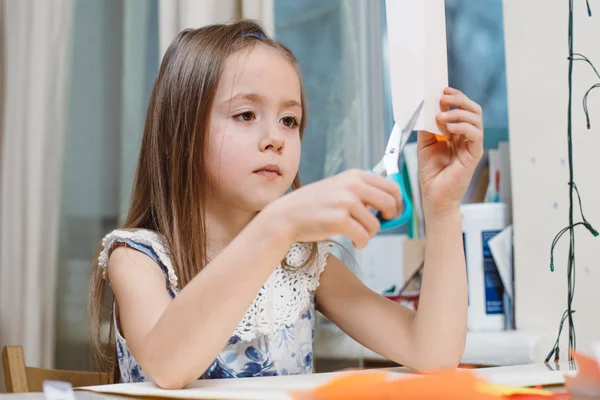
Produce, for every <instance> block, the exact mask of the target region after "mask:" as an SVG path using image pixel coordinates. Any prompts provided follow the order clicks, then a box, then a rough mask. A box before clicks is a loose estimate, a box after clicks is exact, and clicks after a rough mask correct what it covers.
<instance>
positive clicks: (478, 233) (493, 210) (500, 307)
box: [461, 203, 508, 332]
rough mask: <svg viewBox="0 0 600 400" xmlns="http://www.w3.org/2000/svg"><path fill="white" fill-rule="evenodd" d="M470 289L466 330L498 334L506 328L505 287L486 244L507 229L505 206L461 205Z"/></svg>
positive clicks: (501, 204)
mask: <svg viewBox="0 0 600 400" xmlns="http://www.w3.org/2000/svg"><path fill="white" fill-rule="evenodd" d="M461 213H462V218H463V222H462V224H463V240H464V247H465V255H466V261H467V280H468V286H469V312H468V329H469V331H473V332H485V331H501V330H503V329H504V327H505V317H504V285H503V284H502V279H501V278H500V274H499V273H498V268H497V267H496V263H495V261H494V259H493V257H492V253H491V251H490V248H489V246H488V241H489V240H490V239H491V238H493V237H494V236H496V235H497V234H498V233H500V232H501V231H502V230H503V229H505V228H506V227H507V226H508V215H507V207H506V204H504V203H476V204H465V205H462V206H461Z"/></svg>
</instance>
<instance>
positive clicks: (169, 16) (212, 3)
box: [159, 0, 274, 54]
mask: <svg viewBox="0 0 600 400" xmlns="http://www.w3.org/2000/svg"><path fill="white" fill-rule="evenodd" d="M159 1H160V54H164V53H165V51H166V50H167V48H168V47H169V44H170V43H171V41H172V40H173V38H174V37H175V36H176V35H177V34H178V33H179V32H180V31H182V30H183V29H185V28H199V27H201V26H205V25H210V24H215V23H225V22H229V21H233V20H237V19H240V18H250V19H254V20H257V21H258V22H260V23H261V25H262V26H263V28H264V29H265V31H266V32H267V34H268V35H272V34H273V31H274V22H273V21H274V18H273V6H274V4H273V2H274V0H159Z"/></svg>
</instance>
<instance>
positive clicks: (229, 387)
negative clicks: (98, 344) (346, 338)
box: [79, 370, 414, 400]
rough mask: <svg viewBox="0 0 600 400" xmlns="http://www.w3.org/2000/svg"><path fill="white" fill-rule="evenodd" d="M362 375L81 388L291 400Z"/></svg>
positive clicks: (131, 393)
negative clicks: (337, 380)
mask: <svg viewBox="0 0 600 400" xmlns="http://www.w3.org/2000/svg"><path fill="white" fill-rule="evenodd" d="M368 372H372V371H368V370H363V371H362V372H358V371H352V372H337V373H325V374H308V375H294V376H274V377H259V378H238V379H208V380H199V381H196V382H194V383H192V384H191V385H190V386H189V387H187V388H186V389H181V390H165V389H160V388H158V387H157V386H156V385H155V384H154V383H151V382H145V383H125V384H117V385H103V386H89V387H84V388H79V390H87V391H93V392H98V393H105V394H115V395H125V396H142V397H163V398H175V399H218V400H221V399H223V400H291V399H292V397H291V395H290V392H292V391H309V390H312V389H315V388H317V387H318V386H321V385H324V384H326V383H327V382H329V381H330V380H331V379H333V378H335V377H337V376H343V375H347V374H356V373H368ZM388 373H389V376H390V379H402V378H404V377H407V376H414V374H411V373H407V372H402V371H394V372H392V371H389V372H388Z"/></svg>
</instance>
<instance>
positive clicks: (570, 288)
mask: <svg viewBox="0 0 600 400" xmlns="http://www.w3.org/2000/svg"><path fill="white" fill-rule="evenodd" d="M586 5H587V10H588V15H589V16H590V17H591V16H592V9H591V7H590V3H589V0H586ZM573 42H574V5H573V0H569V76H568V82H569V108H568V124H567V125H568V126H567V139H568V153H569V226H567V227H566V228H563V229H561V230H560V231H559V232H558V234H557V235H556V236H555V237H554V240H553V241H552V246H551V247H550V271H554V248H555V247H556V245H557V243H558V242H559V240H560V239H561V238H562V237H563V236H564V235H565V234H566V233H567V232H569V239H570V244H569V256H568V260H567V310H566V311H565V312H564V313H563V315H562V317H561V320H560V325H559V328H558V335H557V338H556V342H555V343H554V346H553V347H552V349H551V351H550V353H549V354H548V356H547V357H546V360H545V362H546V363H547V362H548V361H550V360H551V359H552V356H554V362H556V363H558V362H559V360H560V345H559V342H560V337H561V334H562V330H563V326H564V324H565V321H566V322H568V326H569V352H568V357H569V362H570V363H571V362H573V352H574V351H575V350H576V349H577V338H576V334H575V333H576V332H575V324H574V322H573V313H575V310H573V299H574V297H575V272H576V270H575V228H576V227H578V226H584V227H585V228H586V229H587V230H588V231H589V232H590V233H591V234H592V235H593V236H595V237H597V236H598V231H597V230H596V229H594V227H593V226H592V225H591V224H590V223H589V222H588V220H587V219H586V218H585V215H584V214H583V205H582V202H581V195H580V193H579V189H578V188H577V185H576V184H575V180H574V168H573V140H572V136H573V118H572V117H573V113H572V109H573V108H572V105H573V64H574V62H575V61H583V62H586V63H587V64H588V65H590V66H591V67H592V69H593V70H594V72H595V73H596V75H597V76H598V78H599V79H600V74H599V73H598V70H597V69H596V67H595V66H594V64H593V63H592V62H591V61H590V60H589V59H588V58H587V57H586V56H584V55H583V54H581V53H575V52H574V51H573ZM598 87H600V83H598V84H595V85H593V86H592V87H591V88H590V89H589V90H588V91H587V92H586V94H585V96H584V98H583V110H584V112H585V117H586V121H587V128H588V129H590V128H591V123H590V116H589V112H588V105H587V100H588V96H589V94H590V92H591V91H592V90H594V89H596V88H598ZM574 195H577V200H578V203H579V212H580V214H581V219H582V220H583V222H577V223H575V222H574V218H573V214H574Z"/></svg>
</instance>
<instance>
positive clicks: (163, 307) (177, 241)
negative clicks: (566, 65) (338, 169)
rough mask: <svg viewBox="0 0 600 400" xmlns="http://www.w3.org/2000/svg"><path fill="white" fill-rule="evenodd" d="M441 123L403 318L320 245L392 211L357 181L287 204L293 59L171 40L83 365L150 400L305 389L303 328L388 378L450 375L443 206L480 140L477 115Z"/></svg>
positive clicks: (259, 41)
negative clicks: (97, 366) (412, 301)
mask: <svg viewBox="0 0 600 400" xmlns="http://www.w3.org/2000/svg"><path fill="white" fill-rule="evenodd" d="M441 105H442V107H443V109H445V110H447V111H446V112H444V113H442V114H441V115H439V117H438V122H439V124H440V127H441V129H442V131H443V132H444V133H446V134H450V135H452V140H451V141H448V142H438V141H437V140H436V139H435V136H434V135H432V134H429V133H426V132H420V133H419V159H420V165H419V174H420V182H421V188H422V192H423V207H424V212H425V218H426V222H427V241H428V244H429V245H428V246H427V252H426V264H425V272H424V278H423V290H422V293H421V298H420V302H419V310H418V312H416V313H415V312H413V311H411V310H409V309H407V308H404V307H402V306H400V305H399V304H396V303H394V302H392V301H389V300H387V299H386V298H384V297H382V296H380V295H378V294H376V293H374V292H372V291H370V290H369V289H367V288H366V287H365V286H364V285H363V284H362V283H361V282H360V280H358V279H357V278H356V277H355V276H354V275H353V273H352V272H351V271H350V270H349V269H347V268H346V267H345V266H344V265H343V263H342V262H341V261H340V260H339V259H337V258H336V257H334V256H332V255H330V254H329V252H330V244H329V242H328V241H327V238H329V237H332V236H334V235H345V236H347V237H349V238H350V239H352V242H353V244H354V246H355V247H356V248H363V247H365V245H366V244H367V242H368V241H369V240H370V239H371V238H372V237H373V236H374V235H375V234H376V233H377V232H378V230H379V224H378V222H377V219H376V218H375V217H374V216H373V214H372V213H371V211H370V210H371V209H377V210H380V211H381V212H382V213H383V215H384V217H385V218H394V217H396V216H397V215H398V214H399V213H400V212H401V210H402V204H401V196H400V193H399V188H398V186H397V185H396V184H394V183H393V182H392V181H391V180H388V179H386V178H383V177H379V176H375V175H373V174H370V173H367V172H362V171H347V172H344V173H341V174H339V175H337V176H334V177H331V178H328V179H325V180H322V181H320V182H317V183H314V184H311V185H308V186H306V187H303V188H299V186H300V185H299V180H298V175H297V173H298V164H299V161H300V141H301V138H302V133H303V131H304V128H305V126H306V121H307V116H306V111H307V109H306V100H305V97H304V92H303V89H302V83H301V78H300V73H299V69H298V64H297V62H296V60H295V58H294V56H293V55H292V53H291V52H290V51H289V50H288V49H287V48H286V47H284V46H283V45H281V44H279V43H278V42H276V41H274V40H272V39H270V38H268V37H266V35H265V33H264V32H263V31H262V29H261V28H260V27H259V26H258V25H256V24H255V23H252V22H248V21H242V22H238V23H233V24H228V25H215V26H209V27H204V28H200V29H196V30H186V31H184V32H182V33H181V34H179V35H178V36H177V37H176V38H175V40H174V41H173V43H172V44H171V46H170V48H169V49H168V51H167V52H166V54H165V56H164V59H163V61H162V65H161V67H160V71H159V74H158V77H157V79H156V82H155V85H154V88H153V91H152V94H151V97H150V102H149V106H148V116H147V120H146V126H145V130H144V137H143V141H142V147H141V153H140V158H139V164H138V169H137V174H136V178H135V183H134V186H133V193H132V200H131V208H130V210H129V214H128V217H127V220H126V222H125V224H124V226H123V228H122V229H120V230H116V231H114V232H111V233H109V234H108V235H107V236H106V237H105V238H104V240H103V241H102V246H101V248H100V253H99V256H98V259H97V263H96V264H97V265H96V266H95V269H94V275H93V277H92V281H91V291H90V293H91V294H90V300H91V304H90V306H91V316H92V325H93V326H92V331H93V337H94V346H95V347H94V348H95V350H96V352H97V353H98V355H99V356H100V360H101V361H105V362H107V363H108V365H109V366H110V365H111V363H112V365H113V366H116V365H118V369H117V368H115V371H116V372H117V377H116V379H117V381H118V380H120V381H122V382H137V381H144V380H152V381H154V382H155V383H156V384H157V385H158V386H160V387H163V388H181V387H184V386H186V385H187V384H189V383H190V382H192V381H194V380H196V379H198V378H199V377H202V378H228V377H247V376H266V375H283V374H301V373H310V372H311V371H312V346H313V335H314V322H315V310H319V311H320V312H322V313H323V314H324V315H325V316H326V317H327V318H329V319H330V320H331V321H333V322H334V323H336V324H337V325H338V326H340V328H341V329H343V330H344V331H345V332H347V333H348V334H349V335H350V336H352V337H353V338H354V339H356V340H357V341H358V342H360V343H362V344H363V345H365V346H366V347H368V348H370V349H372V350H373V351H375V352H377V353H379V354H382V355H383V356H385V357H387V358H389V359H391V360H393V361H395V362H398V363H399V364H402V365H406V366H409V367H412V368H415V369H417V370H422V371H428V370H437V369H441V368H453V367H456V366H457V364H458V362H459V360H460V358H461V355H462V352H463V348H464V343H465V337H466V315H467V286H466V273H465V259H464V254H463V246H462V233H461V232H462V229H461V215H460V209H459V205H460V200H461V198H462V196H463V194H464V192H465V190H466V188H467V185H468V184H469V181H470V179H471V176H472V173H473V170H474V168H475V166H476V164H477V163H478V161H479V160H480V158H481V155H482V142H483V131H482V115H481V108H480V107H479V106H478V105H477V104H475V103H474V102H472V101H471V100H469V99H468V98H467V97H465V96H464V95H463V94H462V93H460V92H459V91H457V90H454V89H447V90H445V93H444V96H443V97H442V100H441ZM450 107H452V111H449V110H450ZM290 187H291V188H292V189H293V190H292V191H291V192H290V193H286V192H287V191H288V189H290ZM108 282H110V287H111V289H112V292H113V293H114V297H115V299H114V301H113V302H112V309H113V316H112V318H111V322H112V323H114V326H113V327H112V328H111V337H110V338H109V345H108V346H106V343H105V340H104V338H103V337H102V335H101V333H100V328H99V326H100V325H101V322H102V320H103V315H104V312H103V311H104V305H105V292H106V285H107V284H108ZM113 335H114V337H113ZM111 345H112V346H111ZM115 346H116V351H115ZM111 349H112V350H111Z"/></svg>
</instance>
